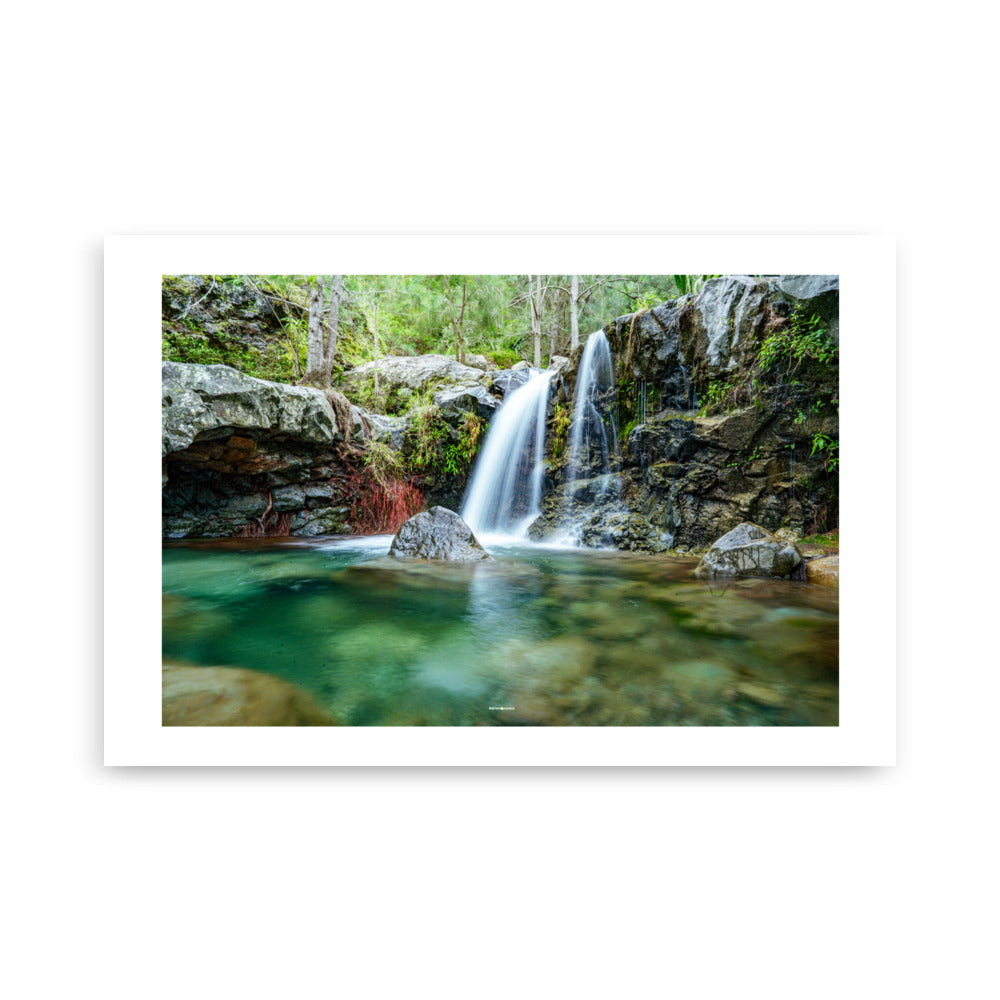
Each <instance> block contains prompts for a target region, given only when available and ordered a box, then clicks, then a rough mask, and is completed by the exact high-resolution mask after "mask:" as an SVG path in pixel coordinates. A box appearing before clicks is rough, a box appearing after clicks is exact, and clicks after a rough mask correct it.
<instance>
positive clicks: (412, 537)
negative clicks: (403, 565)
mask: <svg viewBox="0 0 1000 1000" xmlns="http://www.w3.org/2000/svg"><path fill="white" fill-rule="evenodd" d="M389 555H390V556H391V557H392V558H393V559H445V560H448V561H450V562H475V561H478V560H481V559H489V558H491V557H490V554H489V553H488V552H487V551H486V549H484V548H483V547H482V545H480V544H479V541H478V540H477V539H476V536H475V535H474V534H473V533H472V529H471V528H470V527H469V526H468V525H467V524H466V523H465V521H463V520H462V519H461V518H460V517H459V516H458V514H456V513H455V512H454V511H453V510H448V508H447V507H431V509H430V510H425V511H422V512H421V513H419V514H417V515H416V516H415V517H411V518H410V519H409V521H407V522H406V523H405V524H404V525H403V526H402V527H401V528H400V529H399V531H398V532H397V533H396V537H395V538H394V539H393V540H392V545H391V546H390V547H389Z"/></svg>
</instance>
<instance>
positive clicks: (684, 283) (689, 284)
mask: <svg viewBox="0 0 1000 1000" xmlns="http://www.w3.org/2000/svg"><path fill="white" fill-rule="evenodd" d="M670 277H671V278H673V279H674V285H675V286H676V288H677V294H678V295H687V294H688V292H697V291H698V290H699V289H700V288H701V286H702V285H704V284H705V282H706V281H708V279H709V278H718V277H719V275H717V274H672V275H671V276H670Z"/></svg>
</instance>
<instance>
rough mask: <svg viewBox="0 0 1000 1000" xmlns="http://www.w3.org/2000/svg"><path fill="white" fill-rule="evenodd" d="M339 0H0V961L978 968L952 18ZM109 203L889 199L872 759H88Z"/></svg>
mask: <svg viewBox="0 0 1000 1000" xmlns="http://www.w3.org/2000/svg"><path fill="white" fill-rule="evenodd" d="M361 9H362V8H361V7H360V6H356V7H355V8H354V9H353V11H352V12H345V11H344V10H343V9H340V8H334V7H332V6H331V7H330V8H328V9H327V11H328V12H327V14H326V16H325V17H324V16H323V15H322V14H321V13H319V12H317V11H310V10H307V9H306V8H303V9H301V10H300V11H296V10H294V9H293V8H292V7H291V6H288V7H286V8H282V9H279V8H277V7H275V6H274V5H266V6H265V5H261V4H241V5H222V4H206V3H199V4H189V3H183V2H178V3H174V4H171V5H168V6H166V7H165V6H163V5H159V6H155V7H149V8H145V7H137V6H135V5H124V4H107V3H104V4H102V3H97V4H91V5H74V6H70V5H66V4H59V3H55V4H49V5H45V6H44V7H43V6H40V5H34V6H29V5H21V6H20V7H18V8H16V9H15V10H14V11H12V12H8V13H6V14H5V23H4V27H5V42H6V46H5V58H4V61H3V65H2V67H0V73H2V74H3V83H4V94H5V104H6V110H7V114H6V116H5V129H4V137H5V139H6V146H7V151H6V155H5V157H4V161H3V164H4V168H5V170H6V171H7V174H8V176H7V178H6V182H5V184H4V188H3V193H4V202H5V210H4V216H5V219H4V221H5V228H4V235H5V240H4V243H3V247H4V249H3V253H4V269H3V276H4V292H5V295H4V332H5V334H6V336H5V341H4V345H5V351H4V361H5V375H6V379H5V390H6V391H5V393H4V413H5V431H6V434H5V445H6V448H5V455H4V458H5V465H4V468H5V477H4V481H5V491H4V492H5V497H4V510H5V513H6V523H7V529H8V530H7V534H8V537H9V539H10V541H11V543H12V545H11V547H10V548H9V550H8V553H9V554H8V558H7V561H6V570H7V573H6V583H7V588H6V594H7V601H6V610H7V611H8V616H7V620H8V621H9V622H10V626H11V632H10V634H11V636H12V638H13V642H12V643H10V644H9V645H8V655H7V657H5V667H6V670H5V682H6V683H5V688H4V707H5V710H6V711H5V713H4V722H5V725H4V726H3V728H2V734H3V740H4V751H5V754H4V759H5V763H6V790H7V795H6V797H5V799H6V801H5V805H6V807H7V808H6V809H5V820H4V826H3V829H4V832H5V834H6V840H7V843H6V845H5V851H4V858H5V861H6V862H7V875H6V879H5V887H4V889H5V891H4V902H5V909H6V913H7V916H8V921H9V922H8V927H7V930H6V934H5V941H4V943H5V945H6V950H7V954H8V957H7V959H6V961H5V964H4V969H3V973H2V975H3V976H4V978H5V979H6V980H10V981H11V982H10V988H9V989H8V990H7V991H6V992H7V993H9V994H10V995H13V996H17V997H46V998H47V997H60V998H61V997H66V996H76V995H79V994H82V993H84V992H88V993H89V992H95V993H99V994H100V995H101V996H103V997H105V998H114V1000H117V998H126V997H127V998H132V997H136V996H142V997H171V998H175V997H179V996H183V997H186V998H188V997H198V998H200V997H213V998H215V997H228V996H239V997H242V998H248V997H269V998H272V997H275V996H282V997H285V996H288V997H304V996H316V995H326V994H330V993H334V992H336V993H337V994H339V995H343V996H349V997H369V996H374V997H381V996H399V995H406V996H410V995H428V996H434V997H443V996H448V997H451V996H454V997H492V996H509V995H511V994H512V993H513V994H517V995H520V996H545V997H550V996H573V997H580V996H601V997H607V996H629V997H632V996H652V995H662V994H663V993H667V994H670V995H673V996H677V997H685V998H687V997H703V996H711V997H716V996H718V997H731V996H734V995H739V996H745V995H751V996H757V995H761V996H768V997H796V998H800V997H803V996H808V997H828V996H829V997H843V996H851V997H880V998H882V997H885V996H889V995H904V996H914V995H918V994H919V995H925V994H928V995H948V996H962V997H966V996H981V995H985V994H987V993H988V992H989V991H990V989H991V987H992V986H993V985H994V980H995V977H994V975H993V971H992V965H993V962H992V958H991V950H992V947H993V946H994V941H995V933H994V929H995V918H994V898H995V893H996V888H997V886H996V861H995V844H994V840H995V825H994V823H993V822H992V820H991V817H992V814H993V803H994V800H995V787H996V780H995V772H994V767H993V765H994V761H995V758H996V750H995V747H996V737H995V731H996V727H995V720H996V705H997V683H996V661H997V655H996V643H995V640H994V639H993V638H992V636H991V630H990V626H991V625H992V622H993V620H994V619H995V617H996V584H995V580H994V577H993V576H992V574H991V564H990V558H991V554H992V553H991V549H990V538H989V529H990V528H991V527H992V522H993V518H994V516H995V515H994V509H993V507H994V505H993V504H992V503H991V500H992V497H993V493H992V491H991V490H987V487H986V486H985V485H984V483H983V481H982V480H983V470H989V469H990V468H991V467H992V464H993V453H994V451H995V447H994V443H993V442H992V434H993V431H992V428H993V425H994V423H995V417H994V411H995V405H994V404H995V397H996V393H995V391H994V390H993V388H992V385H991V383H992V382H993V381H994V373H993V371H992V368H993V365H994V358H995V355H996V350H995V342H996V337H997V321H996V306H995V289H994V285H995V283H996V273H997V271H996V266H997V259H996V258H997V255H996V251H995V243H996V224H997V217H996V216H997V211H996V204H997V200H996V192H995V177H994V173H995V156H994V152H993V144H994V143H995V127H994V125H995V110H994V106H993V104H994V97H995V91H996V79H995V69H994V66H995V62H994V59H993V53H992V52H991V43H992V39H993V37H994V36H993V33H992V32H991V31H989V30H988V28H989V26H988V25H987V24H985V23H983V21H982V14H981V12H982V11H984V10H986V8H984V7H982V5H979V4H975V5H973V4H971V3H967V2H959V3H955V4H952V5H950V6H949V7H948V8H947V9H943V8H931V9H928V10H927V12H926V13H924V11H923V9H922V8H919V7H912V6H911V7H900V6H899V5H895V4H886V3H881V4H880V3H871V2H868V3H864V4H859V3H843V4H840V5H838V6H836V7H835V8H830V7H826V8H816V7H813V6H809V5H803V4H801V3H783V4H773V3H772V4H756V5H742V6H740V7H739V8H733V9H730V8H728V7H725V6H722V5H719V6H717V7H713V8H711V10H708V9H705V8H699V7H697V6H690V7H689V8H688V9H687V12H677V11H672V10H669V11H668V10H664V11H663V12H662V13H660V12H659V9H656V10H655V11H651V10H650V9H647V8H646V7H645V6H643V5H633V4H630V3H623V4H618V5H616V6H615V7H614V8H606V7H605V8H599V7H588V6H586V5H577V6H576V7H573V8H567V7H566V6H565V5H559V6H558V7H556V6H554V5H553V7H552V11H551V13H549V11H548V8H547V5H543V4H539V3H532V4H530V5H525V4H519V3H516V2H515V3H509V4H506V5H504V6H503V7H496V6H492V7H489V8H482V9H480V8H479V7H473V6H472V5H466V4H463V5H454V6H452V7H450V8H449V6H448V5H437V6H435V5H427V4H424V5H408V6H399V5H393V4H383V5H379V6H378V7H377V8H373V9H372V10H371V12H370V13H369V14H368V15H367V16H366V15H364V14H361V13H359V12H360V11H361ZM366 17H367V21H366ZM109 232H110V233H155V232H161V233H215V232H222V233H273V232H288V233H326V232H341V233H361V232H375V233H399V232H404V233H405V232H410V233H419V232H437V233H477V232H509V233H546V232H556V233H581V232H598V233H600V232H617V233H676V234H686V233H708V234H728V233H802V234H808V233H873V234H893V233H895V234H896V235H897V236H898V238H899V243H898V248H899V249H898V265H899V272H900V283H899V300H898V301H899V307H900V308H899V321H900V322H899V336H900V340H899V345H900V352H899V357H900V368H899V378H900V385H901V390H902V391H901V393H900V401H901V410H900V430H901V442H900V451H899V454H900V458H901V465H900V470H901V471H900V476H901V480H900V482H901V491H900V495H901V504H900V520H899V522H898V525H894V524H892V523H886V524H885V525H884V530H885V532H886V536H887V537H891V535H892V533H893V531H896V530H898V531H900V532H901V534H902V542H903V545H902V546H901V553H902V557H901V559H900V562H899V564H898V565H897V566H893V565H891V564H888V563H887V562H886V560H885V559H883V558H882V557H881V553H880V551H879V550H878V549H877V548H876V549H875V550H874V551H871V552H869V553H867V554H866V568H867V571H868V572H870V573H871V574H872V575H873V576H874V577H876V578H878V579H880V580H881V581H882V583H883V585H884V587H885V590H886V592H887V594H888V593H891V592H892V591H893V590H894V589H895V588H897V587H898V590H899V594H900V608H901V611H902V614H901V618H900V622H899V628H900V639H901V642H900V647H899V648H900V654H901V655H900V685H899V692H900V699H899V716H898V719H899V737H898V761H899V764H898V766H897V767H895V768H885V769H872V768H861V769H846V768H845V769H836V768H833V769H802V768H800V769H795V768H788V769H748V768H731V769H697V768H691V769H663V770H659V769H646V770H642V769H634V770H632V769H607V770H567V771H556V770H549V769H530V768H528V769H520V770H516V771H515V770H503V769H497V770H491V771H482V770H474V769H465V770H462V769H455V770H449V769H445V770H437V771H430V772H419V771H416V770H414V769H407V770H403V769H400V770H397V771H394V770H388V771H375V770H372V769H364V770H362V769H358V770H350V771H344V770H340V771H334V770H327V769H320V768H314V769H301V770H290V769H271V770H267V769H259V770H258V769H232V770H223V769H213V768H190V769H169V768H158V769H152V768H150V769H137V768H133V769H110V768H109V769H105V768H103V767H102V764H101V735H102V703H101V681H102V677H101V665H102V645H101V612H102V608H101V579H100V573H101V562H100V559H101V548H102V542H103V538H102V529H101V513H102V502H103V498H102V496H101V492H100V491H101V476H100V473H101V461H102V459H101V450H100V438H101V423H100V421H101V395H102V365H101V361H102V358H101V350H102V347H101V318H102V317H101V309H102V303H101V277H102V263H101V261H102V258H101V238H102V235H103V234H104V233H109ZM885 335H886V336H891V331H886V334H885ZM136 336H137V338H139V337H140V336H141V331H138V330H137V333H136ZM129 417H130V415H129V414H128V413H121V414H117V415H116V419H118V420H120V421H122V422H123V423H125V422H127V421H128V420H129ZM894 444H895V443H894V442H893V441H892V440H891V439H887V438H886V437H885V436H884V435H882V434H880V432H879V428H878V427H872V428H871V432H870V438H869V441H868V447H870V448H871V449H875V450H877V451H878V452H879V453H881V454H882V455H883V456H884V460H885V461H886V462H887V463H891V462H893V461H894ZM112 458H113V460H115V461H130V460H135V461H139V460H140V459H141V456H128V455H114V456H112ZM107 499H108V501H109V503H110V504H116V505H120V504H127V502H128V498H127V497H121V496H114V497H108V498H107ZM4 985H7V984H6V983H4Z"/></svg>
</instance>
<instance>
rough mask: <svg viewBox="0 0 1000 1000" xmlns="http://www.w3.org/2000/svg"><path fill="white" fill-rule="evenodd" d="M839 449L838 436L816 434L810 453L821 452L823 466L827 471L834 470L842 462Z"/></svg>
mask: <svg viewBox="0 0 1000 1000" xmlns="http://www.w3.org/2000/svg"><path fill="white" fill-rule="evenodd" d="M839 449H840V441H839V440H838V439H837V438H831V437H827V435H826V434H815V435H814V436H813V441H812V451H811V452H810V453H809V454H810V455H816V454H821V455H822V456H823V468H824V469H826V471H827V472H833V471H834V470H835V469H836V468H837V467H838V466H839V463H840V457H839V455H838V451H839Z"/></svg>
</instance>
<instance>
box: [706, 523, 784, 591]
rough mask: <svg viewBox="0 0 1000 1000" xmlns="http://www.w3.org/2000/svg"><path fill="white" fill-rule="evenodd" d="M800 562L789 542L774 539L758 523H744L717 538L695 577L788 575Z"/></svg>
mask: <svg viewBox="0 0 1000 1000" xmlns="http://www.w3.org/2000/svg"><path fill="white" fill-rule="evenodd" d="M801 562H802V556H801V555H800V554H799V550H798V549H797V548H796V547H795V546H794V545H792V544H791V543H790V542H785V541H782V539H780V538H775V537H774V535H772V534H771V533H770V532H769V531H767V530H765V529H764V528H762V527H760V525H758V524H750V523H749V522H744V523H743V524H738V525H737V526H736V527H735V528H733V530H732V531H729V532H727V533H726V534H725V535H723V536H722V537H721V538H719V539H717V540H716V541H715V543H714V544H713V545H712V547H711V548H710V549H709V550H708V552H706V553H705V555H704V557H703V558H702V560H701V562H700V563H699V564H698V568H697V569H696V570H695V571H694V573H695V576H700V577H713V576H777V577H782V576H788V575H790V574H791V572H792V570H794V569H795V568H796V566H798V565H799V563H801Z"/></svg>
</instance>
